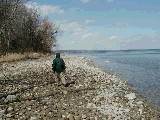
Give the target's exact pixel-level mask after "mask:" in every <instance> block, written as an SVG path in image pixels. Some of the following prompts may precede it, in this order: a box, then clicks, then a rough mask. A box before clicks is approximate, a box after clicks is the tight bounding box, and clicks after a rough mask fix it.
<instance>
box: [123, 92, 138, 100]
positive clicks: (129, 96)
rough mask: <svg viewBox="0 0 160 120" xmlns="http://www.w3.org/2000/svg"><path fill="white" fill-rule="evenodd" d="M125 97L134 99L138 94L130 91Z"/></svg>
mask: <svg viewBox="0 0 160 120" xmlns="http://www.w3.org/2000/svg"><path fill="white" fill-rule="evenodd" d="M125 97H126V98H128V99H129V100H133V99H135V98H136V95H135V93H130V94H127V95H125Z"/></svg>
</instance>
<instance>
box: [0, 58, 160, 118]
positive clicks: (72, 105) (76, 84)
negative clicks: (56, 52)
mask: <svg viewBox="0 0 160 120" xmlns="http://www.w3.org/2000/svg"><path fill="white" fill-rule="evenodd" d="M62 57H63V58H64V60H65V62H66V66H67V69H66V73H64V74H63V75H62V76H63V78H65V80H66V81H67V83H68V87H64V86H63V85H62V86H57V85H56V84H55V77H54V74H53V72H52V69H51V64H52V59H53V58H54V56H49V57H46V58H44V57H43V58H40V59H36V60H25V61H16V62H12V63H1V65H0V67H1V70H0V71H1V72H0V120H1V119H2V120H3V119H4V120H5V119H8V120H14V119H15V120H18V119H19V120H61V119H62V120H74V119H75V120H158V119H160V114H159V112H157V111H156V110H154V109H152V108H151V106H149V105H148V104H147V102H145V100H144V99H141V98H139V97H138V95H137V94H136V93H135V92H134V91H133V90H132V87H131V86H129V85H128V84H127V83H126V82H125V81H122V80H120V79H119V78H118V77H117V76H115V75H111V74H108V73H106V72H104V71H102V70H101V69H100V68H98V67H97V66H95V65H94V64H93V63H92V62H91V61H90V60H89V59H87V58H84V57H73V56H72V57H71V56H62Z"/></svg>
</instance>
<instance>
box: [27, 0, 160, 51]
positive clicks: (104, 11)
mask: <svg viewBox="0 0 160 120" xmlns="http://www.w3.org/2000/svg"><path fill="white" fill-rule="evenodd" d="M32 1H33V2H32V3H31V2H29V3H27V4H26V6H28V7H33V6H34V8H37V9H38V11H39V13H40V14H41V15H42V16H48V19H49V20H50V21H52V22H54V23H56V24H57V25H58V26H59V27H60V28H61V29H62V30H63V31H64V33H63V35H62V36H60V37H58V43H59V49H65V50H66V49H67V50H70V49H71V50H73V49H76V50H77V49H85V50H93V49H94V50H95V49H96V50H99V49H101V50H104V49H106V50H122V49H156V48H160V0H32Z"/></svg>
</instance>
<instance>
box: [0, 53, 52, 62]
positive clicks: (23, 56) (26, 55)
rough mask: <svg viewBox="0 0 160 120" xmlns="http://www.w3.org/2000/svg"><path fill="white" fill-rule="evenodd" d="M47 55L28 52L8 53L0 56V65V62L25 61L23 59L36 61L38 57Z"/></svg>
mask: <svg viewBox="0 0 160 120" xmlns="http://www.w3.org/2000/svg"><path fill="white" fill-rule="evenodd" d="M48 55H49V53H48V54H43V53H35V52H28V53H23V54H21V53H9V54H7V55H4V56H0V63H2V62H14V61H19V60H25V59H38V58H40V57H45V56H48Z"/></svg>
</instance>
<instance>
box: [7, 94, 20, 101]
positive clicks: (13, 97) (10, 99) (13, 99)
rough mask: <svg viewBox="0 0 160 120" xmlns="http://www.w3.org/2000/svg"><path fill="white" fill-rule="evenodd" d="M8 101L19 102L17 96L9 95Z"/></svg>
mask: <svg viewBox="0 0 160 120" xmlns="http://www.w3.org/2000/svg"><path fill="white" fill-rule="evenodd" d="M6 100H7V101H8V102H13V101H16V100H17V96H16V95H8V96H7V98H6Z"/></svg>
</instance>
